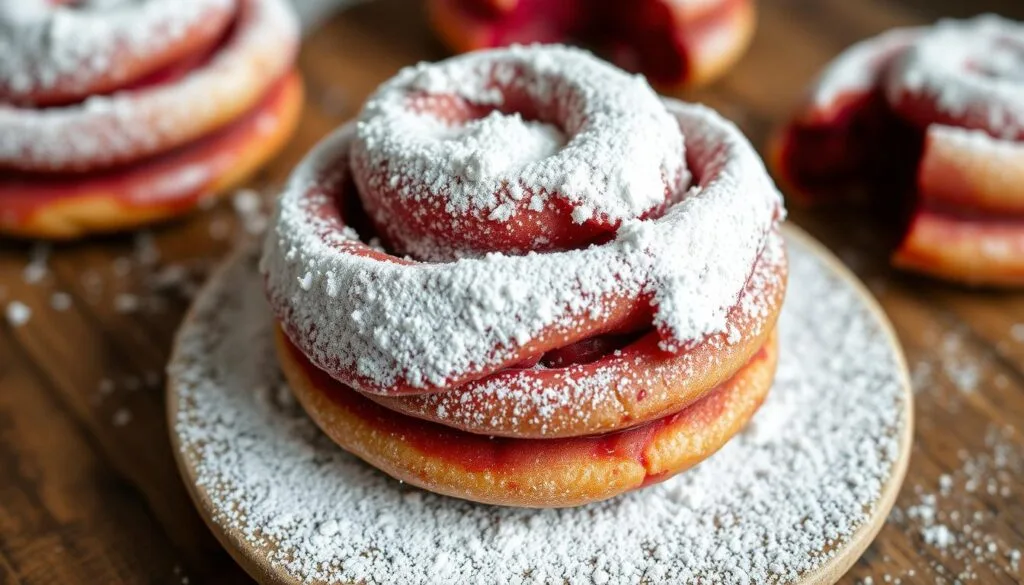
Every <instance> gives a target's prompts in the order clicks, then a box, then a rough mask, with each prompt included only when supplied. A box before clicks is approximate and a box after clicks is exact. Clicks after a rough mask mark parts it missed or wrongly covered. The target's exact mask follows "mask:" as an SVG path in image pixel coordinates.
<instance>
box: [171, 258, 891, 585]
mask: <svg viewBox="0 0 1024 585" xmlns="http://www.w3.org/2000/svg"><path fill="white" fill-rule="evenodd" d="M790 251H791V268H790V275H791V277H790V280H791V285H790V290H789V293H788V298H787V301H786V305H785V308H784V310H783V314H782V317H781V321H780V325H779V328H780V335H781V337H780V364H779V371H778V375H777V381H776V384H775V388H774V389H773V390H772V394H771V395H770V396H769V398H768V401H767V403H766V404H765V405H764V407H763V408H762V410H761V412H759V413H758V415H757V416H756V417H755V419H754V422H753V425H752V427H751V428H750V429H749V430H748V431H746V432H745V433H743V434H741V435H739V436H738V437H736V438H735V439H734V440H733V441H732V442H730V443H729V444H728V445H727V446H726V447H725V448H723V449H722V450H721V451H720V452H719V453H718V454H716V455H715V456H714V457H712V458H710V459H709V460H707V461H706V462H704V463H702V464H701V465H700V466H699V467H697V468H696V469H693V470H691V471H689V472H687V473H684V474H682V475H680V476H678V477H676V478H673V479H670V480H668V481H666V482H664V483H662V484H659V485H655V486H651V487H649V488H645V489H642V490H640V491H638V492H635V493H632V494H628V495H625V496H623V497H619V498H615V499H612V500H609V501H606V502H603V503H598V504H593V505H589V506H585V507H580V508H574V509H564V510H528V509H512V508H500V507H493V506H482V505H477V504H472V503H468V502H464V501H461V500H456V499H452V498H446V497H443V496H438V495H434V494H430V493H427V492H423V491H420V490H417V489H414V488H411V487H409V486H407V485H403V484H401V483H399V482H397V481H395V480H393V479H391V478H389V477H387V476H385V475H383V474H381V473H380V472H378V471H376V470H375V469H372V468H371V467H370V466H368V465H365V464H363V463H361V462H360V461H359V460H357V459H356V458H354V457H352V456H349V455H347V454H346V453H344V452H343V451H341V450H340V449H338V448H337V446H335V445H334V444H333V443H332V442H331V441H330V440H329V439H328V438H327V437H325V436H323V435H322V434H321V433H320V432H319V431H318V430H317V429H316V428H315V426H314V425H313V423H312V422H311V421H310V420H309V419H308V418H307V417H306V415H305V414H304V413H303V412H302V410H301V408H300V407H299V406H298V405H297V404H296V403H295V401H294V400H293V398H292V397H291V395H290V393H289V392H288V390H287V388H286V387H285V386H284V382H283V380H282V377H281V374H280V373H279V371H278V368H277V366H276V356H275V353H274V350H273V345H272V338H271V337H272V330H273V326H274V319H273V317H272V316H271V313H270V311H269V308H268V307H267V306H266V301H265V300H264V297H263V294H262V277H261V276H260V275H259V274H258V272H257V270H256V266H255V265H256V260H255V254H254V253H248V254H245V255H243V256H241V257H238V258H235V259H234V260H233V261H231V262H230V263H229V264H227V265H226V267H225V268H223V269H222V271H221V272H219V273H218V274H217V275H216V276H215V277H214V279H213V280H212V281H211V284H210V285H209V288H207V289H206V292H205V293H204V294H202V295H200V297H199V300H198V301H197V304H196V306H195V309H194V313H193V318H192V319H191V320H190V321H188V322H187V323H186V325H185V327H184V329H183V330H182V332H181V334H180V336H179V340H178V345H177V349H176V352H175V357H174V358H173V360H172V363H171V365H170V367H169V375H170V376H171V387H172V391H173V392H175V394H174V395H173V396H172V403H173V407H172V408H175V409H176V412H177V413H176V419H175V421H174V432H175V433H176V435H177V438H178V439H179V441H180V444H181V448H182V456H183V457H184V461H185V468H186V470H188V471H187V472H186V476H187V477H188V476H192V475H194V481H195V483H196V484H197V485H198V487H199V489H200V490H201V493H203V494H205V495H206V496H208V497H209V498H210V501H211V502H212V504H213V510H212V511H211V514H212V516H213V519H214V521H215V522H217V523H218V524H219V525H220V526H221V527H222V528H224V529H225V530H227V531H229V533H231V534H235V535H237V536H238V537H239V538H240V539H242V541H243V542H245V543H246V544H247V545H248V546H251V547H255V548H256V550H257V551H258V552H257V553H256V554H257V555H258V556H259V557H260V558H261V559H266V560H269V561H270V562H271V563H272V564H273V565H274V567H276V569H277V570H279V571H281V572H282V573H287V574H288V575H291V576H292V577H293V578H295V579H297V580H299V581H306V582H314V581H317V582H323V581H329V582H360V583H368V584H373V583H435V582H481V583H545V582H558V583H562V582H567V583H697V582H700V583H708V584H711V583H786V582H793V581H795V580H796V579H797V578H798V577H799V576H800V575H801V574H803V573H806V572H807V571H810V570H813V569H814V568H816V567H818V566H820V565H821V564H823V563H825V562H827V560H828V558H829V556H830V555H831V554H835V551H836V550H837V549H838V548H839V547H841V546H842V544H843V543H844V542H846V541H848V540H849V539H850V537H851V535H852V534H854V533H855V532H856V530H857V529H858V528H859V527H860V526H861V525H862V524H863V523H864V522H865V520H866V519H867V515H868V514H869V513H870V511H871V509H872V507H873V506H874V503H875V502H876V500H877V499H878V497H879V494H880V493H881V490H882V489H883V486H884V485H885V484H886V482H888V481H889V480H890V479H891V476H892V473H893V466H894V462H895V460H896V457H897V454H898V452H899V450H900V440H901V438H900V437H901V431H902V430H903V429H905V426H906V425H907V424H908V422H907V418H908V416H909V404H907V402H906V401H905V397H904V387H903V384H904V380H903V374H902V373H901V367H902V366H901V364H900V360H899V358H898V357H897V356H896V355H894V353H893V350H892V343H893V341H892V339H891V338H890V336H889V334H888V333H887V332H886V331H885V329H884V327H883V326H882V325H881V324H880V323H879V322H878V321H877V317H876V316H875V314H874V313H873V312H872V311H871V310H870V309H869V308H868V307H866V306H864V305H863V304H862V302H861V300H860V297H859V296H858V295H859V293H858V292H856V291H854V290H853V289H852V288H851V287H850V286H849V285H848V284H846V283H845V281H843V280H841V279H840V278H838V277H837V276H834V275H831V274H830V273H829V272H828V270H827V269H826V268H825V267H824V266H823V265H822V263H821V260H819V259H816V258H815V257H814V256H813V254H812V253H811V252H809V250H808V249H807V248H806V247H805V246H804V245H803V244H801V243H800V242H799V241H790ZM201 501H202V498H201ZM823 551H829V552H823Z"/></svg>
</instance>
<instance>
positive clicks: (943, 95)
mask: <svg viewBox="0 0 1024 585" xmlns="http://www.w3.org/2000/svg"><path fill="white" fill-rule="evenodd" d="M1022 80H1024V26H1022V25H1021V24H1019V23H1015V22H1011V21H1008V20H1005V19H1002V18H999V17H996V16H982V17H978V18H975V19H973V20H967V21H943V22H940V23H938V24H937V25H935V26H932V27H924V28H914V29H899V30H895V31H890V32H888V33H886V34H884V35H881V36H879V37H877V38H874V39H869V40H867V41H864V42H862V43H860V44H858V45H855V46H854V47H852V48H851V49H849V50H847V51H846V52H845V53H844V54H843V55H841V56H840V57H839V58H838V59H836V61H835V62H834V63H833V64H832V65H831V66H830V67H829V68H828V69H827V70H826V71H825V73H824V74H823V75H822V76H821V78H820V79H819V80H818V82H817V83H816V84H815V85H814V87H813V88H812V89H811V92H810V96H809V99H808V101H807V103H806V104H805V105H804V106H803V107H802V108H801V109H800V111H799V112H798V114H797V116H796V117H795V118H794V120H793V121H792V122H791V123H790V124H789V125H788V126H787V127H786V128H785V129H784V131H783V132H782V134H781V135H780V137H779V139H778V140H777V141H776V144H775V145H774V149H773V150H774V153H773V158H774V166H775V168H776V174H777V175H778V176H779V177H781V178H782V179H783V180H784V181H785V182H787V183H789V184H790V186H791V191H792V193H793V194H794V195H795V196H796V197H798V198H799V199H800V200H802V201H806V202H819V201H825V200H830V199H835V198H836V197H837V196H840V195H841V194H843V193H849V192H851V191H858V192H860V193H865V194H866V195H867V196H868V197H869V198H871V199H874V200H896V201H900V202H905V201H908V200H909V202H910V203H911V204H912V206H913V211H912V214H911V217H910V219H909V222H908V224H907V226H908V227H907V231H906V235H905V236H904V238H903V242H902V243H901V244H900V246H899V248H898V249H897V250H896V252H895V254H894V256H893V261H894V263H895V264H896V265H897V266H900V267H903V268H906V269H909V270H914V271H917V272H922V273H925V274H930V275H933V276H938V277H941V278H946V279H950V280H954V281H959V282H964V283H968V284H974V285H1001V286H1021V285H1024V82H1022Z"/></svg>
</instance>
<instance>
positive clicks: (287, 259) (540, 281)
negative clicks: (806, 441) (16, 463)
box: [263, 100, 781, 391]
mask: <svg viewBox="0 0 1024 585" xmlns="http://www.w3.org/2000/svg"><path fill="white" fill-rule="evenodd" d="M666 104H667V106H668V107H669V111H670V112H671V113H672V114H673V115H674V116H675V117H676V118H677V120H678V126H679V127H680V128H681V129H682V131H683V133H684V135H686V136H687V141H688V144H692V145H693V146H692V147H688V151H689V152H690V154H691V161H690V162H691V164H692V165H693V166H694V168H700V169H704V171H705V173H706V174H707V175H708V176H706V177H701V183H700V184H699V185H697V186H695V187H694V188H693V189H691V191H690V193H688V195H687V196H686V197H685V198H684V199H683V201H681V202H679V203H677V204H675V205H673V206H672V207H671V208H670V209H669V210H668V211H667V212H666V213H665V214H664V215H663V216H662V217H660V218H657V219H652V220H635V219H634V220H630V221H626V222H624V223H623V225H622V227H621V229H620V230H619V232H618V236H617V237H616V239H615V240H614V241H612V242H609V243H607V244H604V245H600V246H591V247H588V248H586V249H582V250H568V251H563V252H555V253H546V254H535V253H530V254H527V255H523V256H509V255H504V254H500V253H492V254H488V255H486V256H485V257H482V258H463V259H460V260H457V261H454V262H449V263H441V264H413V265H403V264H398V263H395V262H382V261H380V260H377V259H374V258H369V257H367V256H366V255H365V254H356V253H355V251H358V250H360V249H364V247H362V245H361V244H358V242H357V241H356V239H357V236H356V234H355V232H354V231H352V230H351V229H350V228H345V230H339V229H338V226H337V225H336V223H332V222H331V221H327V220H325V219H324V218H322V217H317V216H316V214H315V213H312V212H311V209H314V208H315V207H316V206H318V205H319V206H322V205H324V204H325V201H329V199H327V198H328V197H329V196H328V195H326V193H334V192H335V191H336V190H337V189H340V188H341V186H342V185H343V184H344V183H345V179H346V172H347V170H346V169H345V168H344V165H343V164H341V163H339V162H338V161H344V160H345V157H346V154H347V152H348V148H349V147H350V144H351V141H352V139H353V138H352V137H353V134H354V131H353V129H352V128H351V127H347V128H343V129H342V130H341V131H339V133H337V134H335V135H334V136H332V137H330V138H328V139H327V140H326V141H325V142H324V143H323V144H322V145H321V146H320V147H318V149H317V150H316V151H315V152H314V153H313V154H311V155H310V156H309V157H308V158H307V161H306V162H304V163H303V165H301V166H300V167H299V169H298V170H297V171H296V173H295V175H293V177H292V180H291V181H290V184H289V187H288V188H287V190H286V192H285V193H284V195H283V196H282V199H281V201H280V204H279V209H278V213H277V217H276V220H275V222H274V223H275V228H274V229H273V230H271V231H270V232H269V233H268V237H267V240H266V245H265V254H264V262H263V271H264V273H265V274H266V276H267V293H268V296H269V298H270V299H271V303H272V304H273V305H274V306H275V308H276V309H277V310H278V312H279V314H280V315H281V318H282V320H283V321H285V322H286V323H289V324H292V325H294V329H295V330H296V331H295V332H294V333H295V334H296V336H300V337H302V339H301V340H300V339H296V343H297V344H298V345H299V347H300V348H302V349H303V351H304V353H306V354H307V356H308V357H309V358H310V359H311V360H312V361H313V362H314V363H316V364H318V365H320V366H321V367H322V368H324V369H326V370H329V371H336V370H337V369H338V368H339V366H340V367H341V368H345V369H351V370H355V371H356V372H357V373H358V375H359V376H360V377H361V378H362V379H364V380H370V381H371V382H372V383H373V385H374V386H373V387H372V388H365V387H362V386H361V388H362V389H369V390H376V391H380V390H379V388H382V387H383V388H386V387H389V386H392V385H394V384H395V382H396V381H405V382H407V383H409V384H410V385H412V386H416V387H426V386H430V385H433V386H439V387H441V386H444V384H445V382H446V380H448V379H449V378H450V377H452V376H453V375H456V374H460V373H466V372H469V373H472V372H479V371H484V369H485V368H488V367H493V364H501V363H502V362H503V360H506V359H509V356H512V355H514V354H515V351H517V350H519V349H520V348H522V347H524V346H526V344H528V343H529V342H530V341H531V340H532V339H535V338H537V337H538V336H539V335H540V334H541V333H542V332H544V331H546V330H549V329H552V328H562V329H563V330H566V331H568V330H571V329H572V328H573V327H577V326H578V323H579V321H580V316H582V315H587V316H592V317H593V316H595V313H597V315H596V316H597V317H599V316H600V314H601V313H602V312H603V311H605V310H607V309H608V307H607V302H608V301H607V299H609V298H618V299H623V298H631V299H635V298H642V297H645V296H649V297H651V298H652V303H654V304H655V311H656V314H655V318H654V324H655V326H656V327H657V328H658V329H659V331H660V332H662V345H663V346H664V347H665V348H666V349H669V350H671V349H675V348H679V347H681V346H682V345H683V344H686V343H688V342H690V341H691V340H694V339H699V338H701V337H703V336H705V335H710V334H713V333H717V332H722V331H724V330H725V328H726V318H725V317H726V314H727V313H728V310H729V309H730V308H731V307H732V306H733V305H734V304H735V303H736V300H737V299H738V297H739V293H740V291H741V290H742V289H743V287H744V285H745V283H746V280H747V278H748V276H749V274H750V270H751V267H752V266H753V265H754V263H755V260H756V259H757V257H758V255H759V254H760V253H761V251H762V250H763V249H764V247H765V243H766V241H767V238H768V237H769V234H770V232H771V231H772V229H773V228H774V226H775V224H776V222H777V221H778V217H779V213H780V209H781V198H780V195H779V193H778V191H777V190H776V189H775V187H774V185H772V183H771V181H770V179H768V176H767V172H766V171H765V169H764V166H763V164H762V163H761V161H760V159H759V158H758V156H757V154H756V153H755V151H754V150H753V148H752V147H751V146H750V144H749V142H747V140H746V139H745V138H744V137H743V136H742V134H741V133H740V132H739V130H737V129H736V128H735V126H733V125H732V124H730V123H729V122H727V121H725V120H723V119H722V118H721V117H719V116H718V115H717V114H715V113H714V112H712V111H711V110H708V109H706V108H703V107H701V106H693V105H686V104H683V103H681V102H676V101H672V100H667V101H666ZM328 170H329V171H330V173H332V174H331V175H330V180H329V181H327V182H328V183H329V184H325V185H323V186H322V187H314V186H315V185H316V184H317V182H318V181H324V179H325V175H327V171H328ZM311 188H313V191H312V192H310V189H311ZM348 196H354V195H351V194H349V195H348ZM325 234H326V235H325ZM338 283H345V286H344V287H339V286H338ZM314 332H315V334H314ZM346 382H349V383H357V384H358V383H361V382H359V381H358V380H351V381H350V380H346Z"/></svg>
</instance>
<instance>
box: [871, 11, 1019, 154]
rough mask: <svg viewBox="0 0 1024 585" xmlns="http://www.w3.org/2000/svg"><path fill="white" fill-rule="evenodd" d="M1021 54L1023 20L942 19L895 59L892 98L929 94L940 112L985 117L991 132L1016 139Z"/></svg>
mask: <svg viewBox="0 0 1024 585" xmlns="http://www.w3.org/2000/svg"><path fill="white" fill-rule="evenodd" d="M1022 56H1024V25H1022V24H1019V23H1016V22H1014V21H1011V20H1007V19H1005V18H1001V17H999V16H995V15H991V14H990V15H983V16H979V17H976V18H973V19H969V20H963V21H957V20H944V21H940V22H939V23H938V24H936V25H935V26H933V27H932V28H930V29H928V31H927V33H925V34H923V35H922V36H921V37H920V38H919V39H917V40H916V41H915V42H914V43H913V44H912V45H911V46H910V47H909V49H908V50H907V51H906V53H905V54H904V55H902V56H901V58H900V59H898V60H897V61H896V63H894V66H893V67H892V70H891V72H890V78H889V80H888V83H887V88H888V91H889V94H890V99H894V100H895V99H896V98H897V97H898V95H899V92H902V91H905V90H910V91H912V92H914V93H919V94H924V95H928V96H930V97H932V98H933V99H934V101H935V104H936V105H937V107H938V108H939V110H940V112H942V113H945V114H948V115H952V116H957V117H962V116H968V115H978V116H981V117H982V118H983V119H984V120H985V122H986V125H985V129H986V130H988V131H989V132H991V133H992V134H993V135H995V136H1003V137H1007V138H1014V137H1016V136H1018V135H1020V134H1021V133H1022V132H1024V82H1022V79H1021V75H1024V62H1022V61H1021V57H1022ZM1014 66H1017V67H1020V69H1019V70H1016V71H1011V70H1010V68H1011V67H1014Z"/></svg>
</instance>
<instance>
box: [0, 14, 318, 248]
mask: <svg viewBox="0 0 1024 585" xmlns="http://www.w3.org/2000/svg"><path fill="white" fill-rule="evenodd" d="M297 43H298V29H297V24H296V22H295V18H294V15H293V14H292V13H291V9H290V7H289V6H288V5H287V4H286V3H285V2H283V0H198V1H196V2H190V3H186V4H182V3H180V2H177V1H171V0H134V1H132V2H128V3H126V4H125V5H123V6H122V5H119V6H118V8H117V9H116V10H114V9H107V8H106V7H105V6H103V5H102V3H98V4H96V5H95V6H94V5H93V3H92V2H88V1H85V2H76V3H74V4H73V5H67V6H64V5H60V3H57V5H54V4H53V3H37V2H28V3H24V4H22V5H20V6H19V7H17V8H14V7H12V6H7V5H5V7H4V8H3V9H2V10H0V49H2V50H3V52H4V54H5V58H4V59H3V60H0V73H2V74H0V136H3V138H2V139H0V210H2V211H0V231H2V232H4V233H8V234H15V235H23V236H33V237H48V238H73V237H78V236H81V235H85V234H87V233H92V232H100V231H110V230H116V229H123V228H127V227H131V226H134V225H138V224H141V223H145V222H149V221H154V220H157V219H161V218H164V217H168V216H171V215H176V214H179V213H181V212H183V211H185V210H188V209H191V208H192V207H194V205H195V203H196V201H197V200H198V199H200V198H202V197H207V196H212V195H214V194H216V193H219V192H222V191H223V190H225V189H227V188H229V187H230V186H232V185H234V184H236V183H237V182H239V181H240V180H242V179H243V178H245V177H246V176H247V175H248V174H250V173H251V172H252V171H253V170H255V168H257V167H258V166H260V165H261V164H262V163H263V162H265V161H266V160H267V159H268V158H269V157H270V156H271V155H272V154H274V153H275V152H276V151H277V150H278V149H279V148H280V147H281V145H282V144H283V143H284V141H285V139H286V138H287V137H288V136H289V135H290V133H291V131H292V129H293V128H294V126H295V124H296V122H297V120H298V113H299V109H300V107H301V102H302V89H301V83H300V82H299V79H298V76H297V74H295V73H294V69H293V61H294V57H295V51H296V49H297Z"/></svg>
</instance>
